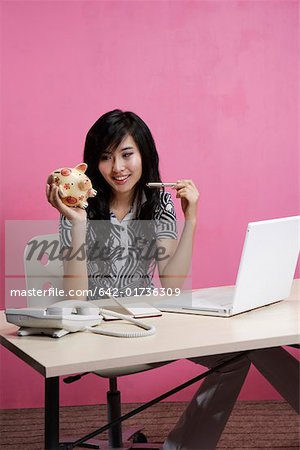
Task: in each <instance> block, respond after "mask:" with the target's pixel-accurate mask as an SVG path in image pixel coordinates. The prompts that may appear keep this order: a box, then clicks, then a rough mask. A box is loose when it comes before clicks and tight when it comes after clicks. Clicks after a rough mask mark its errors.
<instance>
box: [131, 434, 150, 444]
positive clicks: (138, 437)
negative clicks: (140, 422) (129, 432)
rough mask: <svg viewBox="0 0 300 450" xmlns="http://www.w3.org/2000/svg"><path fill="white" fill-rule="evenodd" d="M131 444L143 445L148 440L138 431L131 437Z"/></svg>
mask: <svg viewBox="0 0 300 450" xmlns="http://www.w3.org/2000/svg"><path fill="white" fill-rule="evenodd" d="M132 442H133V443H134V444H142V443H143V444H145V443H146V442H148V439H147V438H146V436H145V435H144V433H141V432H140V431H139V432H137V433H134V435H133V436H132Z"/></svg>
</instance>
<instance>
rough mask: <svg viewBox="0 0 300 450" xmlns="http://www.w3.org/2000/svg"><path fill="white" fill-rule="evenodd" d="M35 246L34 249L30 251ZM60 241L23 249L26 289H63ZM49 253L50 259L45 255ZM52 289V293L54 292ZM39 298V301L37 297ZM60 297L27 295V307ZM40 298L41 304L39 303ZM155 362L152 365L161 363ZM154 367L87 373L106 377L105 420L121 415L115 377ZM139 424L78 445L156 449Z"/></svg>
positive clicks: (49, 239)
mask: <svg viewBox="0 0 300 450" xmlns="http://www.w3.org/2000/svg"><path fill="white" fill-rule="evenodd" d="M34 249H35V251H34ZM59 250H60V240H59V235H58V234H48V235H42V236H36V237H33V238H32V239H31V240H30V241H29V242H28V243H27V245H26V247H25V251H24V270H25V278H26V288H27V289H33V288H35V289H42V290H45V289H49V288H50V287H53V288H54V289H55V288H57V291H58V290H59V289H63V263H62V261H61V260H60V259H59V257H58V256H59ZM49 256H50V258H49ZM57 291H56V292H57ZM41 299H42V300H41ZM59 300H63V299H62V298H61V297H58V296H55V295H51V296H49V298H47V297H34V296H32V297H28V298H27V306H29V307H37V306H43V307H47V306H49V305H51V304H52V303H54V302H57V301H59ZM41 301H42V304H41ZM161 365H163V363H160V364H159V363H158V364H157V365H156V366H161ZM153 368H155V365H154V364H151V365H150V364H142V365H137V366H132V367H123V368H121V369H119V370H98V371H95V372H91V373H93V374H95V375H97V376H100V377H102V378H108V379H109V390H108V391H107V419H108V422H111V421H112V420H115V419H118V418H120V417H121V393H120V391H119V390H118V386H117V379H118V377H119V376H125V375H130V374H135V373H138V372H144V371H147V370H150V369H153ZM87 374H88V373H84V374H80V375H75V376H71V377H67V378H65V379H64V382H66V383H72V382H74V381H77V380H78V379H80V378H81V377H82V376H84V375H87ZM141 430H142V427H135V428H130V429H128V430H125V431H124V432H123V433H122V426H121V423H119V424H117V425H114V426H113V427H111V428H110V429H109V432H108V436H109V437H108V441H103V440H97V439H93V440H89V441H87V442H86V443H85V444H82V445H81V446H82V447H86V448H100V449H107V448H112V449H113V448H116V449H119V450H123V449H130V448H139V449H140V450H142V449H150V448H151V449H153V450H154V449H155V450H156V449H157V450H160V449H161V448H162V445H160V444H156V443H155V444H153V443H152V444H151V443H147V438H146V436H145V435H144V434H143V433H142V432H141Z"/></svg>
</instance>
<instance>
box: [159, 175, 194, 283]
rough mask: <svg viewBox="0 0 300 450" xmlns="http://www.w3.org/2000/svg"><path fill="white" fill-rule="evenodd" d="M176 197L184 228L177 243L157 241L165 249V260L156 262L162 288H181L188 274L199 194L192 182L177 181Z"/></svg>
mask: <svg viewBox="0 0 300 450" xmlns="http://www.w3.org/2000/svg"><path fill="white" fill-rule="evenodd" d="M175 189H176V190H177V194H176V197H177V198H180V199H181V207H182V210H183V213H184V216H185V223H184V228H183V230H182V234H181V237H180V240H179V242H178V241H177V240H176V239H158V240H157V245H158V246H161V247H163V248H164V249H165V255H166V256H167V258H165V259H162V260H161V261H158V271H159V277H160V281H161V285H162V287H165V288H172V289H175V288H181V287H182V285H183V283H184V281H185V279H186V277H187V276H188V274H189V270H190V265H191V260H192V254H193V244H194V237H195V229H196V222H197V205H198V200H199V192H198V190H197V188H196V186H195V185H194V183H193V181H192V180H181V181H177V184H176V186H175Z"/></svg>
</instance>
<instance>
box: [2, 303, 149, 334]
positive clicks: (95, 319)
mask: <svg viewBox="0 0 300 450" xmlns="http://www.w3.org/2000/svg"><path fill="white" fill-rule="evenodd" d="M5 314H6V320H7V322H10V323H13V324H14V325H18V326H20V327H21V329H20V330H19V332H18V334H19V335H20V336H24V335H27V336H28V335H29V334H48V335H51V336H53V337H61V336H63V335H65V334H67V333H68V332H71V333H73V332H75V331H90V332H92V333H96V334H104V335H106V336H117V337H126V338H134V337H144V336H151V335H152V334H154V333H155V332H156V329H155V327H154V326H153V325H148V324H146V323H144V322H141V321H140V320H137V319H134V318H133V317H130V316H127V315H125V314H119V313H116V312H114V311H110V310H106V309H102V308H99V307H98V306H96V305H94V304H93V303H92V302H88V301H81V300H63V301H61V302H56V303H53V304H52V305H50V306H48V308H46V309H36V308H23V309H7V310H6V311H5ZM106 315H108V316H110V317H111V316H112V317H115V318H117V319H123V320H126V321H127V322H130V323H133V324H134V325H136V326H138V327H140V328H143V329H144V331H140V332H137V331H136V332H129V333H128V332H120V331H110V330H106V329H101V328H95V327H96V326H97V325H99V324H100V323H101V322H102V319H103V316H106ZM50 330H56V332H51V331H50Z"/></svg>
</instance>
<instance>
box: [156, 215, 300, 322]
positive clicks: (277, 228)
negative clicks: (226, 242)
mask: <svg viewBox="0 0 300 450" xmlns="http://www.w3.org/2000/svg"><path fill="white" fill-rule="evenodd" d="M299 250H300V216H294V217H285V218H281V219H272V220H263V221H260V222H250V223H249V224H248V226H247V231H246V236H245V241H244V246H243V251H242V256H241V260H240V265H239V270H238V275H237V279H236V285H235V286H232V287H231V286H227V287H223V288H220V287H217V288H216V287H215V288H207V289H198V290H196V291H193V292H186V293H182V294H181V295H179V296H178V297H175V296H172V297H169V298H168V299H166V300H165V301H164V302H163V303H162V302H161V303H160V304H158V303H156V305H155V306H156V307H157V308H159V309H160V310H161V311H167V312H176V313H185V314H187V313H190V314H201V315H213V316H221V317H231V316H233V315H235V314H240V313H243V312H246V311H250V310H252V309H255V308H260V307H262V306H265V305H269V304H271V303H274V302H278V301H280V300H284V299H285V298H287V297H288V296H289V295H290V291H291V287H292V282H293V278H294V274H295V270H296V265H297V260H298V255H299Z"/></svg>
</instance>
